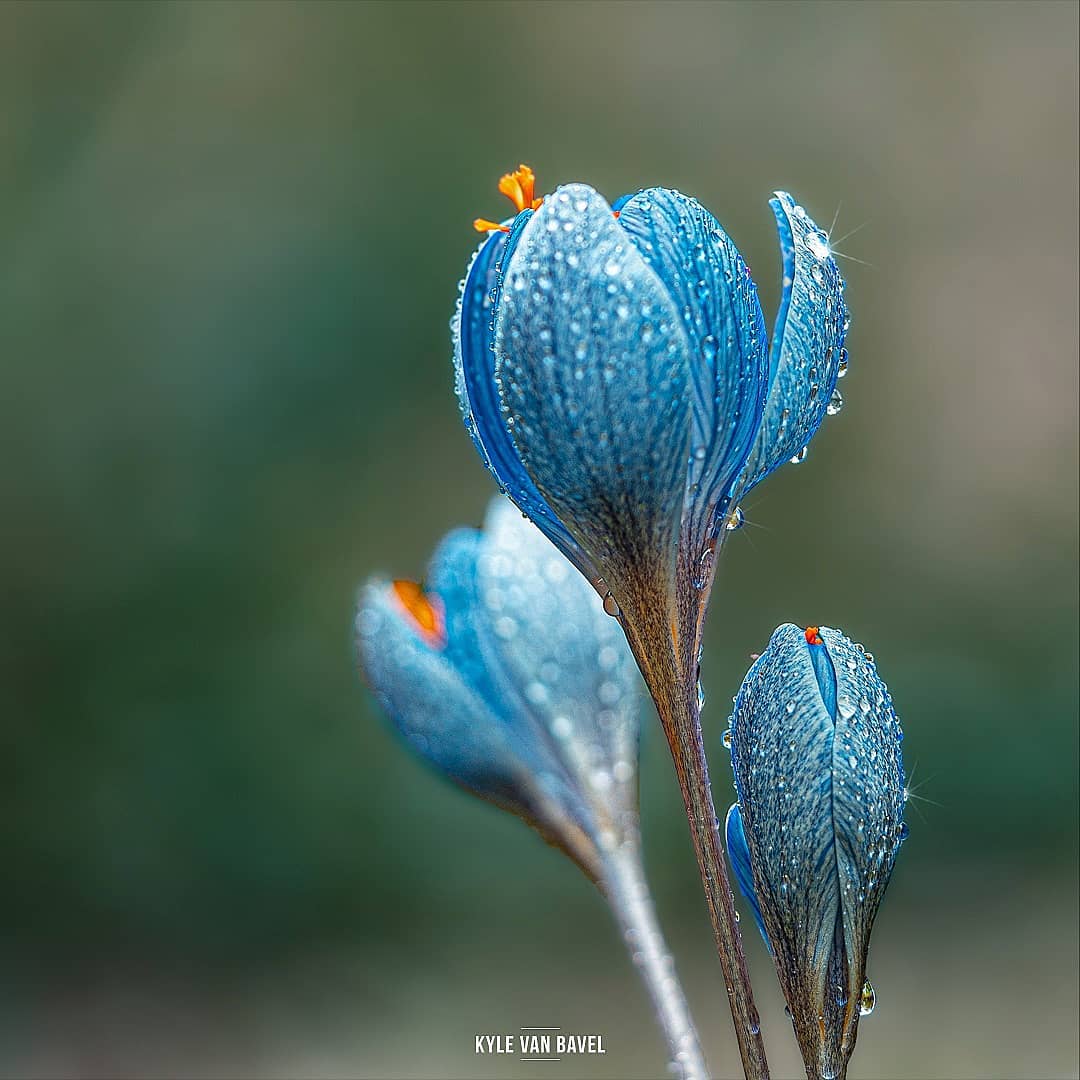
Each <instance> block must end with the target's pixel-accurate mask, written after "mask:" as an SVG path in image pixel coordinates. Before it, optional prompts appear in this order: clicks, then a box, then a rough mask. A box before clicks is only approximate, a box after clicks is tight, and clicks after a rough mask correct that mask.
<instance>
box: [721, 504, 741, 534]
mask: <svg viewBox="0 0 1080 1080" xmlns="http://www.w3.org/2000/svg"><path fill="white" fill-rule="evenodd" d="M745 521H746V516H745V515H744V514H743V512H742V507H740V506H736V507H735V508H734V509H732V510H730V511H729V512H728V516H727V518H725V520H724V528H725V529H727V530H728V532H734V531H735V530H736V529H741V528H742V527H743V522H745Z"/></svg>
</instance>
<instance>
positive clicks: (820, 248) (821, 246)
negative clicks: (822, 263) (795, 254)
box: [806, 232, 829, 259]
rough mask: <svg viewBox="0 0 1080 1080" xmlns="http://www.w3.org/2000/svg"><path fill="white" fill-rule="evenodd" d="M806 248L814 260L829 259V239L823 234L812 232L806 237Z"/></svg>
mask: <svg viewBox="0 0 1080 1080" xmlns="http://www.w3.org/2000/svg"><path fill="white" fill-rule="evenodd" d="M806 246H807V247H808V248H809V249H810V254H811V255H813V256H814V258H815V259H827V258H828V257H829V238H828V237H827V236H826V235H825V234H824V233H823V232H812V233H810V234H809V235H808V236H807V237H806Z"/></svg>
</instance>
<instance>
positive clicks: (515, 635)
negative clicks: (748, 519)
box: [357, 499, 706, 1078]
mask: <svg viewBox="0 0 1080 1080" xmlns="http://www.w3.org/2000/svg"><path fill="white" fill-rule="evenodd" d="M357 644H358V650H359V659H360V665H361V668H362V670H363V672H364V674H365V676H366V679H367V681H368V683H369V684H370V686H371V688H372V689H373V690H374V692H375V694H376V696H377V697H378V699H379V702H380V704H381V705H382V707H383V708H384V709H385V711H386V712H387V713H388V714H389V715H390V717H391V718H392V719H393V721H394V723H395V725H396V726H397V728H398V730H399V731H400V732H401V734H402V735H403V736H404V737H405V739H406V740H407V741H408V742H409V744H410V745H411V746H412V747H413V749H414V750H415V751H416V752H417V753H418V754H420V756H421V757H423V758H425V759H426V760H427V761H428V762H429V763H430V764H431V765H432V766H434V768H435V769H436V770H438V771H439V772H442V773H444V774H445V775H447V776H449V777H450V778H451V779H453V780H455V781H456V782H457V783H458V784H460V785H461V786H463V787H464V788H466V789H467V790H469V791H471V792H473V793H474V794H476V795H479V796H481V797H482V798H484V799H488V800H489V801H491V802H493V803H495V804H496V805H498V806H501V807H503V808H504V809H507V810H510V811H511V812H513V813H515V814H517V815H519V816H520V817H522V818H524V819H525V820H526V821H528V822H529V823H530V824H532V825H533V826H534V827H535V828H536V829H537V830H538V831H539V832H540V833H541V834H542V835H543V836H544V837H545V838H546V839H547V840H548V841H549V842H550V843H552V844H554V845H556V846H558V847H560V848H561V849H562V850H563V851H564V852H566V854H567V855H569V856H570V857H571V858H572V859H573V860H574V861H575V862H576V863H577V864H578V865H579V866H580V867H581V868H582V869H583V870H584V871H585V873H586V874H587V875H588V876H589V877H590V878H592V879H593V880H594V881H595V882H596V883H597V884H598V885H599V886H600V888H601V890H602V891H603V893H604V894H605V896H606V897H607V899H608V901H609V903H610V905H611V907H612V909H613V911H614V913H615V916H616V918H617V920H618V922H619V924H620V926H621V929H622V931H623V935H624V937H625V940H626V942H627V944H628V946H629V948H630V951H631V953H632V956H633V960H634V962H635V964H636V965H637V966H638V967H639V969H640V971H641V973H642V975H643V977H644V979H645V982H646V985H647V987H648V989H649V991H650V994H651V995H652V997H653V1001H654V1004H655V1006H656V1008H657V1012H658V1015H659V1019H660V1022H661V1026H662V1027H663V1030H664V1033H665V1037H666V1038H667V1040H668V1044H669V1047H670V1049H671V1055H672V1059H673V1062H674V1066H675V1068H676V1071H677V1073H678V1075H681V1076H685V1077H699V1078H700V1077H703V1076H705V1075H706V1067H705V1064H704V1059H703V1056H702V1053H701V1049H700V1046H699V1044H698V1040H697V1035H696V1033H695V1031H694V1027H693V1024H692V1022H691V1019H690V1014H689V1010H688V1008H687V1005H686V1001H685V998H684V996H683V994H682V991H681V989H680V987H679V985H678V982H677V981H676V979H675V977H674V973H673V970H672V967H671V958H670V956H669V955H668V952H667V949H666V946H665V944H664V941H663V938H662V936H661V933H660V929H659V926H658V924H657V921H656V915H655V912H654V909H653V906H652V901H651V898H650V895H649V890H648V887H647V884H646V881H645V877H644V872H643V869H642V864H641V851H640V841H639V819H638V718H637V709H638V705H639V703H640V698H639V694H638V688H637V673H636V670H635V667H634V661H633V657H632V656H631V655H630V652H629V650H628V649H627V646H626V642H625V640H624V638H623V635H622V633H621V632H620V630H619V627H618V625H617V624H615V623H614V622H613V621H612V620H611V619H610V618H608V617H607V616H606V615H605V614H604V611H603V607H602V604H601V601H600V598H599V597H598V596H597V595H596V594H595V592H593V591H592V590H591V589H590V588H589V587H588V585H587V584H586V583H585V582H584V581H583V580H582V579H581V577H580V576H579V575H578V574H576V573H575V572H574V569H573V567H572V566H570V564H569V563H567V561H566V560H565V559H564V558H563V557H562V556H561V555H560V554H559V553H558V552H557V551H556V550H555V548H554V547H552V545H551V544H549V543H548V542H547V540H545V539H544V537H543V536H542V535H541V534H540V533H539V532H538V531H537V530H536V529H535V528H534V527H533V526H532V525H530V524H529V523H528V522H527V521H525V520H523V518H522V516H521V514H519V513H518V512H517V511H516V510H515V509H514V508H513V507H512V506H511V505H510V504H509V503H507V502H505V501H504V500H501V499H500V500H496V501H494V502H493V503H492V504H491V506H490V508H489V510H488V514H487V519H486V522H485V525H484V529H483V531H482V532H479V531H476V530H473V529H460V530H457V531H455V532H452V533H450V534H449V535H448V536H447V537H445V539H444V540H443V541H442V543H441V544H440V546H439V548H438V549H437V551H436V552H435V555H434V557H433V558H432V560H431V564H430V566H429V568H428V575H427V578H426V581H425V584H424V587H423V588H421V587H420V586H419V585H417V584H415V583H412V582H406V581H394V582H390V581H386V580H374V581H372V582H370V583H368V584H367V585H366V586H365V587H364V589H363V590H362V592H361V595H360V604H359V612H358V615H357Z"/></svg>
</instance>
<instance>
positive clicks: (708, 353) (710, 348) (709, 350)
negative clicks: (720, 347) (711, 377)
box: [701, 334, 716, 364]
mask: <svg viewBox="0 0 1080 1080" xmlns="http://www.w3.org/2000/svg"><path fill="white" fill-rule="evenodd" d="M701 351H702V353H703V354H704V356H705V359H706V360H707V361H708V362H709V363H710V364H711V363H712V362H713V361H714V360H715V359H716V338H714V337H713V336H712V334H707V335H706V336H705V337H703V338H702V339H701Z"/></svg>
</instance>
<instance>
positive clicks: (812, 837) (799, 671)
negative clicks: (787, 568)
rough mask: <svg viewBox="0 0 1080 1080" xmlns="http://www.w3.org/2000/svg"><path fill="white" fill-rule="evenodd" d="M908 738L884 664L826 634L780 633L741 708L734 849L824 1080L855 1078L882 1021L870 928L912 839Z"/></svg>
mask: <svg viewBox="0 0 1080 1080" xmlns="http://www.w3.org/2000/svg"><path fill="white" fill-rule="evenodd" d="M902 739H903V732H902V730H901V728H900V722H899V720H898V719H897V717H896V713H895V712H894V710H893V706H892V701H891V700H890V698H889V695H888V692H887V690H886V687H885V684H884V683H883V682H882V681H881V679H880V677H879V676H878V673H877V668H876V667H875V665H874V660H873V658H872V657H871V656H870V655H869V654H868V653H867V652H865V650H864V649H863V648H862V646H860V645H856V644H854V643H853V642H851V641H850V640H849V639H848V638H846V637H845V636H844V635H843V634H842V633H841V632H840V631H839V630H832V629H830V628H828V627H824V626H823V627H809V628H808V629H806V630H805V631H804V630H801V629H800V628H799V627H797V626H793V625H791V624H790V623H789V624H786V625H784V626H781V627H779V628H777V630H776V631H775V632H774V633H773V636H772V639H771V641H770V642H769V645H768V648H767V649H766V650H765V652H763V653H762V654H761V656H760V657H759V658H758V660H757V661H756V662H755V663H754V666H753V667H752V668H751V669H750V671H749V673H748V674H747V676H746V679H745V680H744V681H743V684H742V688H741V689H740V691H739V695H738V698H737V699H736V703H735V711H734V714H733V716H732V720H731V733H730V743H731V762H732V767H733V769H734V772H735V786H736V790H737V792H738V798H739V801H738V803H737V804H736V805H735V806H733V807H732V808H731V810H730V812H729V814H728V821H727V840H728V847H729V850H730V852H731V861H732V866H733V868H734V870H735V874H736V877H737V879H738V882H739V886H740V888H741V890H742V892H743V893H744V895H746V896H747V898H748V899H749V900H750V902H751V906H752V908H753V911H754V914H755V917H756V918H757V919H758V922H759V926H760V927H761V930H762V933H763V935H764V936H765V937H766V939H767V943H768V944H769V947H770V950H771V951H772V953H773V959H774V961H775V963H776V970H777V974H778V975H779V978H780V985H781V987H782V989H783V992H784V997H785V998H786V999H787V1004H788V1009H789V1011H790V1013H791V1018H792V1023H793V1025H794V1028H795V1035H796V1037H797V1038H798V1041H799V1047H800V1049H801V1051H802V1055H803V1060H804V1063H805V1065H806V1073H807V1076H808V1077H810V1078H811V1080H817V1078H822V1080H824V1078H833V1077H843V1076H844V1075H845V1074H846V1071H847V1064H848V1061H849V1059H850V1057H851V1053H852V1051H853V1050H854V1048H855V1037H856V1032H857V1028H858V1023H859V1016H860V1012H863V1011H869V1009H868V1008H867V1004H868V1003H867V1002H866V1000H865V999H864V986H867V985H868V984H866V952H867V947H868V945H869V942H870V930H871V928H872V926H873V923H874V917H875V916H876V914H877V910H878V905H879V904H880V903H881V898H882V896H883V895H884V892H885V886H886V885H887V884H888V881H889V875H890V874H891V873H892V868H893V862H894V860H895V858H896V853H897V851H898V850H899V847H900V844H901V842H902V841H903V839H904V837H905V836H906V834H907V826H906V825H905V824H904V822H903V813H904V803H905V800H906V794H905V787H904V768H903V762H902V760H901V754H900V742H901V740H902ZM725 741H726V740H725ZM869 994H872V991H869Z"/></svg>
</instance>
